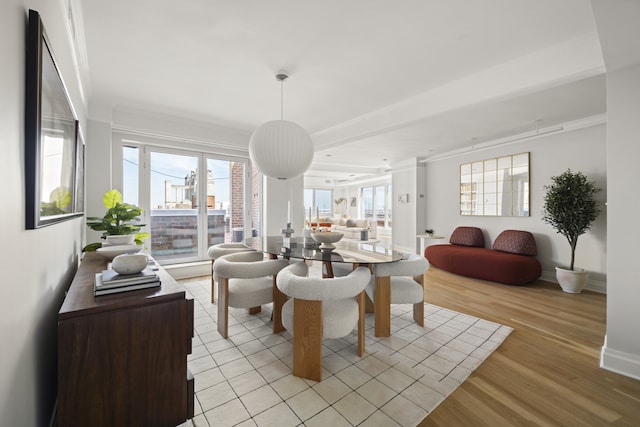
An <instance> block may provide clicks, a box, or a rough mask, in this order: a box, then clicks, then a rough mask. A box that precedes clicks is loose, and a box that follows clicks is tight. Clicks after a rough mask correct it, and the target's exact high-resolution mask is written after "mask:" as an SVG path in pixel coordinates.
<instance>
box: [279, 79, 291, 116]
mask: <svg viewBox="0 0 640 427" xmlns="http://www.w3.org/2000/svg"><path fill="white" fill-rule="evenodd" d="M288 78H289V76H287V75H286V74H276V80H279V81H280V120H284V81H285V80H287V79H288Z"/></svg>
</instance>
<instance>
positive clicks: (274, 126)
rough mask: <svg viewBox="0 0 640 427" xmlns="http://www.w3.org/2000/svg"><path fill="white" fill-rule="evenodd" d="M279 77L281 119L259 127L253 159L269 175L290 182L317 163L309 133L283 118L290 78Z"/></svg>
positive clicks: (253, 137) (252, 148)
mask: <svg viewBox="0 0 640 427" xmlns="http://www.w3.org/2000/svg"><path fill="white" fill-rule="evenodd" d="M288 77H289V76H287V75H286V74H277V75H276V80H278V81H279V82H280V120H273V121H270V122H267V123H264V124H262V125H261V126H260V127H258V128H257V129H256V130H255V131H254V132H253V134H252V135H251V139H250V140H249V158H250V159H251V162H252V163H253V164H254V165H255V166H256V168H257V169H258V170H259V171H260V172H262V173H263V174H264V175H266V176H270V177H272V178H277V179H290V178H295V177H297V176H300V175H302V174H303V173H304V172H306V171H307V169H309V166H311V162H312V161H313V151H314V150H313V142H312V141H311V137H310V136H309V134H308V133H307V132H306V131H305V130H304V129H303V128H302V127H301V126H300V125H298V124H297V123H293V122H290V121H287V120H284V119H283V116H284V114H283V111H284V101H283V86H284V81H285V80H286V79H287V78H288Z"/></svg>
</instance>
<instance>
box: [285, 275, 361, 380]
mask: <svg viewBox="0 0 640 427" xmlns="http://www.w3.org/2000/svg"><path fill="white" fill-rule="evenodd" d="M308 274H309V267H308V266H307V265H306V264H305V263H295V264H291V265H290V266H288V267H287V268H285V269H283V270H282V271H280V273H279V274H278V277H277V285H278V288H279V289H280V291H282V292H283V293H284V294H286V295H287V296H289V297H290V298H291V299H289V300H288V301H287V302H286V303H285V304H284V306H283V307H282V323H283V324H284V327H285V328H286V329H287V330H289V332H291V333H292V334H293V375H295V376H297V377H302V378H307V379H310V380H314V381H321V380H322V339H323V338H341V337H344V336H347V335H349V334H350V333H351V331H353V329H354V328H355V327H356V326H357V327H358V356H362V354H363V353H364V289H365V287H366V286H367V283H369V279H370V278H371V272H370V271H369V269H367V268H365V267H359V268H357V269H355V270H353V271H352V272H350V273H349V274H348V275H347V276H344V277H336V278H321V277H308Z"/></svg>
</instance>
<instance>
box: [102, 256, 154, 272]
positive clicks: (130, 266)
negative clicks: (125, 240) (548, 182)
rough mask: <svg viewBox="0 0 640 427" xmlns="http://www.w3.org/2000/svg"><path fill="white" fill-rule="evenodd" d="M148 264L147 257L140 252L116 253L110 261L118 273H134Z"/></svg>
mask: <svg viewBox="0 0 640 427" xmlns="http://www.w3.org/2000/svg"><path fill="white" fill-rule="evenodd" d="M148 264H149V258H148V257H147V256H146V255H145V254H141V253H133V254H131V253H127V254H122V255H118V256H117V257H115V258H114V259H113V261H112V263H111V268H112V269H113V270H114V271H115V272H116V273H119V274H136V273H140V272H141V271H142V270H144V269H145V268H146V267H147V265H148Z"/></svg>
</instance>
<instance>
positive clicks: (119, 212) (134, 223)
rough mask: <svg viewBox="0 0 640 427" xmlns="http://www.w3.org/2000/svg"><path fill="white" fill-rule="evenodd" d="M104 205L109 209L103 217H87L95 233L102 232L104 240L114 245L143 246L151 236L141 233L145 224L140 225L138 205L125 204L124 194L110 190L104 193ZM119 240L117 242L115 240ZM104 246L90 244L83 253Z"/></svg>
mask: <svg viewBox="0 0 640 427" xmlns="http://www.w3.org/2000/svg"><path fill="white" fill-rule="evenodd" d="M102 203H103V204H104V206H105V207H106V208H107V211H106V212H105V214H104V216H102V217H87V226H89V228H91V229H92V230H95V231H102V236H101V238H102V239H105V240H107V242H109V243H113V244H132V243H136V244H138V245H141V244H142V241H143V240H144V239H146V238H148V237H149V236H150V234H149V233H145V232H140V229H141V228H142V227H144V226H145V224H140V223H139V221H140V215H141V214H142V209H141V208H140V207H138V206H136V205H132V204H129V203H124V202H123V199H122V193H120V192H119V191H118V190H109V191H107V192H106V193H104V196H103V197H102ZM115 239H117V240H115ZM101 246H102V242H97V243H90V244H88V245H87V246H85V247H84V248H83V249H82V250H83V252H90V251H95V250H96V249H98V248H99V247H101Z"/></svg>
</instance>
